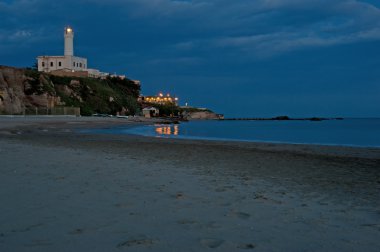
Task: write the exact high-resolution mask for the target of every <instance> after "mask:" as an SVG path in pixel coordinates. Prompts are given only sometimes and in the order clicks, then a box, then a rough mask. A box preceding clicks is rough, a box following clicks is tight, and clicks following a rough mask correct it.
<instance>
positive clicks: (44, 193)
mask: <svg viewBox="0 0 380 252" xmlns="http://www.w3.org/2000/svg"><path fill="white" fill-rule="evenodd" d="M139 123H149V122H147V121H146V120H140V119H139V118H134V120H123V119H115V118H42V119H41V118H4V117H3V118H0V160H1V165H0V172H1V176H0V188H1V190H0V202H1V205H0V211H1V215H0V251H123V250H127V251H246V250H252V251H378V248H379V247H380V240H379V237H380V197H379V195H380V149H376V148H349V147H325V146H308V145H278V144H260V143H238V142H213V141H191V140H174V139H162V138H149V137H140V136H132V135H126V136H110V135H92V134H80V133H77V130H78V129H80V128H88V127H111V126H114V125H119V124H122V125H125V124H126V125H131V126H134V125H136V124H139Z"/></svg>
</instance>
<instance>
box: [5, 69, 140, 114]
mask: <svg viewBox="0 0 380 252" xmlns="http://www.w3.org/2000/svg"><path fill="white" fill-rule="evenodd" d="M139 92H140V86H138V85H135V84H134V83H133V82H132V81H130V80H128V79H124V80H122V79H119V78H109V79H107V80H98V79H90V78H78V77H58V76H53V75H48V74H46V73H40V72H37V71H35V70H30V69H19V68H13V67H7V66H0V114H23V113H25V112H28V111H33V110H35V109H39V108H45V109H47V108H55V107H59V106H69V107H80V108H81V114H82V115H89V114H92V113H107V114H116V113H121V114H122V113H127V114H134V113H136V112H137V110H138V109H139V108H138V104H137V101H136V98H137V96H138V95H139Z"/></svg>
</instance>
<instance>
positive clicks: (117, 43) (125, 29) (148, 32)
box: [0, 0, 380, 117]
mask: <svg viewBox="0 0 380 252" xmlns="http://www.w3.org/2000/svg"><path fill="white" fill-rule="evenodd" d="M66 25H70V26H72V27H73V29H74V32H75V39H74V45H75V55H77V56H82V57H86V58H88V65H89V67H91V68H97V69H100V70H102V71H106V72H111V73H114V72H116V73H118V74H126V75H127V76H128V77H129V78H131V79H139V80H141V82H142V93H143V94H146V95H150V94H156V93H158V92H159V91H162V92H170V93H172V94H176V95H177V96H178V97H179V98H180V100H181V103H182V104H183V103H185V102H188V103H189V105H194V106H200V107H208V108H211V109H213V110H214V111H216V112H219V113H224V114H225V115H226V116H276V115H289V116H293V117H302V116H352V117H358V116H362V117H369V116H370V117H380V0H361V1H359V0H357V1H355V0H255V1H253V0H237V1H230V0H229V1H227V0H182V1H181V0H177V1H171V0H107V1H105V0H75V1H73V0H67V1H51V0H30V1H27V0H15V1H12V0H6V1H4V0H0V64H1V65H11V66H19V67H24V66H31V65H33V63H34V62H35V58H36V57H37V56H39V55H61V54H63V27H64V26H66Z"/></svg>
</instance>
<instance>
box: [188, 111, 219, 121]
mask: <svg viewBox="0 0 380 252" xmlns="http://www.w3.org/2000/svg"><path fill="white" fill-rule="evenodd" d="M186 119H187V120H207V119H219V116H218V115H217V114H215V113H213V112H210V111H199V112H190V113H188V114H187V115H186Z"/></svg>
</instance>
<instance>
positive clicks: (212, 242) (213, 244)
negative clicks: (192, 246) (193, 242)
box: [200, 238, 224, 248]
mask: <svg viewBox="0 0 380 252" xmlns="http://www.w3.org/2000/svg"><path fill="white" fill-rule="evenodd" d="M223 242H224V240H220V239H210V238H208V239H201V240H200V243H201V244H202V245H203V246H204V247H207V248H217V247H219V246H220V245H222V243H223Z"/></svg>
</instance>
